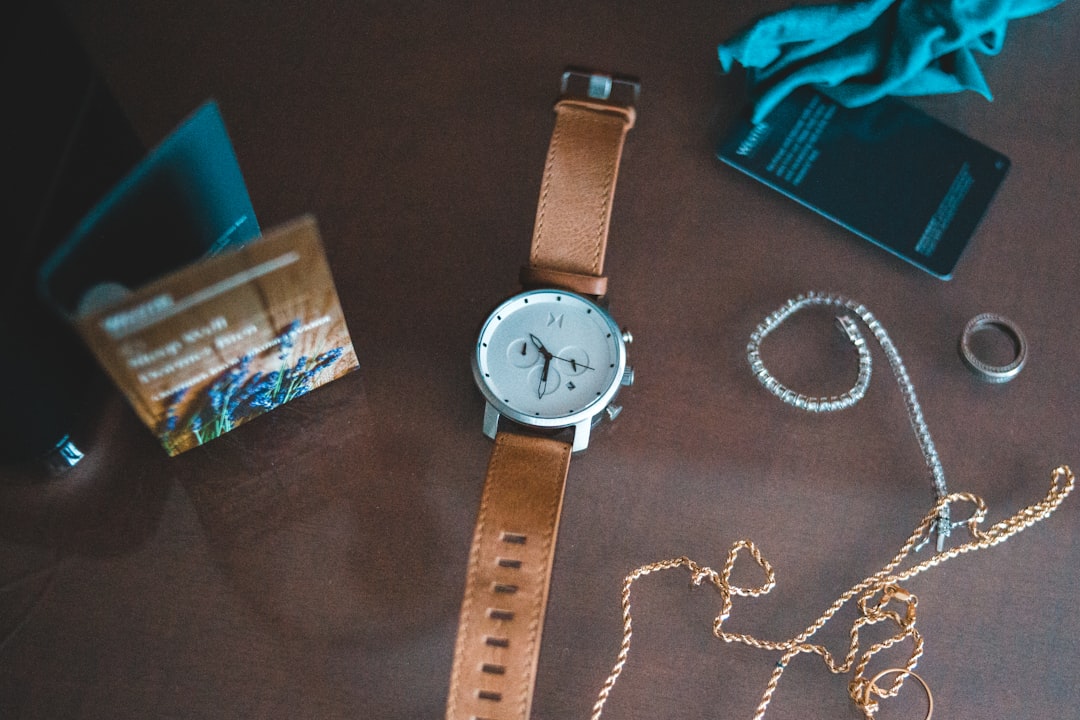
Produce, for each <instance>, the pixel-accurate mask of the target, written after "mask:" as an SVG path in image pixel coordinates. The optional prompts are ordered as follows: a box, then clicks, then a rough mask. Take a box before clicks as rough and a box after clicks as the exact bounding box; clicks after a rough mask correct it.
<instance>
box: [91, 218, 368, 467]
mask: <svg viewBox="0 0 1080 720" xmlns="http://www.w3.org/2000/svg"><path fill="white" fill-rule="evenodd" d="M75 325H76V327H77V329H78V330H79V332H80V333H81V334H82V336H83V338H84V339H85V340H86V342H87V344H88V345H89V346H90V348H91V349H92V350H93V351H94V353H95V354H96V355H97V357H98V359H99V360H100V361H101V363H102V365H103V366H104V367H105V369H106V371H107V372H108V373H109V375H110V376H111V377H112V378H113V380H114V381H115V382H116V384H117V385H118V386H120V388H121V389H122V390H123V391H124V392H125V393H126V395H127V397H128V400H129V401H130V402H131V405H132V407H134V409H135V411H136V413H138V415H139V417H140V418H142V420H143V422H145V423H146V425H147V426H149V427H150V428H151V429H153V430H154V432H155V433H156V434H157V435H158V437H159V438H160V439H161V443H162V445H163V446H164V447H165V449H166V450H167V451H168V452H169V454H171V455H175V454H177V453H179V452H182V451H184V450H188V449H190V448H193V447H196V446H198V445H201V444H202V443H204V442H206V441H208V440H212V439H213V438H215V437H218V436H219V435H221V434H222V433H225V432H228V431H229V430H232V429H233V428H235V427H237V426H239V425H241V424H243V423H244V422H247V421H248V420H251V419H253V418H255V417H257V416H259V415H261V414H263V413H265V412H267V411H269V410H272V409H274V408H275V407H277V406H279V405H281V404H283V403H286V402H288V401H289V400H292V399H293V398H296V397H299V396H301V395H303V394H305V393H307V392H308V391H310V390H312V389H314V388H316V387H318V386H320V385H323V384H325V383H327V382H329V381H331V380H334V379H336V378H338V377H341V376H342V375H344V374H346V373H348V372H350V371H352V370H353V369H355V368H356V367H357V359H356V354H355V351H354V349H353V346H352V341H351V339H350V337H349V331H348V328H347V327H346V325H345V318H344V317H343V315H342V312H341V305H340V304H339V302H338V296H337V292H336V290H335V288H334V282H333V278H332V276H331V274H330V268H329V266H328V265H327V263H326V258H325V255H324V253H323V248H322V242H321V240H320V237H319V233H318V228H317V225H316V223H315V220H314V219H313V218H311V217H305V218H301V219H299V220H296V221H294V222H292V223H290V224H288V225H285V226H283V227H280V228H277V229H275V230H273V231H272V232H270V233H268V234H267V235H265V236H263V237H261V238H259V239H257V240H253V241H250V242H247V243H245V244H243V245H240V246H239V247H237V248H235V249H232V250H228V251H225V252H222V253H220V254H218V255H216V256H214V257H210V258H207V259H206V260H203V261H200V262H197V263H194V264H192V265H189V266H187V267H185V268H182V269H180V270H178V271H176V272H174V273H171V274H169V275H168V276H166V277H164V278H161V279H160V280H157V281H155V282H152V283H150V284H148V285H145V286H143V287H141V288H139V289H138V290H136V291H134V292H132V293H130V294H128V295H126V296H124V297H123V298H122V299H120V300H118V301H114V302H111V303H108V304H107V305H106V306H105V307H101V308H98V309H96V310H94V311H92V312H88V313H85V314H82V315H80V316H79V317H77V318H76V319H75Z"/></svg>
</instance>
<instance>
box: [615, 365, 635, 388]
mask: <svg viewBox="0 0 1080 720" xmlns="http://www.w3.org/2000/svg"><path fill="white" fill-rule="evenodd" d="M619 382H621V383H622V384H623V386H624V387H630V386H631V385H633V384H634V368H633V367H631V366H630V365H627V366H626V368H625V369H624V370H623V373H622V380H620V381H619Z"/></svg>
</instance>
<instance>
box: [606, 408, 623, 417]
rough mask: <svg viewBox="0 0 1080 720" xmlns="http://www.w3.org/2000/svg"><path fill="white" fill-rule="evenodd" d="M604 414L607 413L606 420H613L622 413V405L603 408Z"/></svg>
mask: <svg viewBox="0 0 1080 720" xmlns="http://www.w3.org/2000/svg"><path fill="white" fill-rule="evenodd" d="M604 412H606V413H607V416H608V420H614V419H615V418H617V417H619V413H621V412H622V405H608V406H607V407H606V408H604Z"/></svg>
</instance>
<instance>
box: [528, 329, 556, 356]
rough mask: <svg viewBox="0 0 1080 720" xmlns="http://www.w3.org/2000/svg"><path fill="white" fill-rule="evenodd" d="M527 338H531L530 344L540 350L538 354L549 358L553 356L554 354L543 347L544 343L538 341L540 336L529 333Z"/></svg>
mask: <svg viewBox="0 0 1080 720" xmlns="http://www.w3.org/2000/svg"><path fill="white" fill-rule="evenodd" d="M529 339H530V340H532V344H533V345H535V346H536V349H537V350H539V351H540V354H541V355H543V356H544V359H546V360H550V359H551V358H553V357H554V355H552V354H551V353H550V352H548V349H547V348H546V347H544V343H542V342H540V338H538V337H536V336H535V335H533V334H532V333H529Z"/></svg>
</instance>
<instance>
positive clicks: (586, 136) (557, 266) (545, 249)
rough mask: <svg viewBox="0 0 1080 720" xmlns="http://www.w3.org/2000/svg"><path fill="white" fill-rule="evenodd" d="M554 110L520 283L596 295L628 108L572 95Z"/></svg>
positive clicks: (629, 123)
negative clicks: (527, 262)
mask: <svg viewBox="0 0 1080 720" xmlns="http://www.w3.org/2000/svg"><path fill="white" fill-rule="evenodd" d="M555 114H556V119H555V130H554V131H553V133H552V135H551V144H550V146H549V148H548V155H547V161H546V163H545V166H544V178H543V182H542V184H541V186H540V201H539V205H538V207H537V211H536V224H535V226H534V227H533V239H532V251H531V253H530V255H529V266H528V267H526V268H524V269H523V271H522V282H523V284H525V285H532V284H552V283H554V284H559V285H561V286H562V287H566V288H567V289H570V290H574V291H577V292H584V293H585V294H589V295H603V294H604V291H605V290H606V278H604V277H603V274H604V254H605V251H606V249H607V238H608V226H609V224H610V220H611V204H612V200H613V198H614V195H615V179H616V177H618V173H619V161H620V159H621V158H622V150H623V141H624V140H625V139H626V133H627V131H628V130H630V128H632V127H633V126H634V117H635V115H634V108H632V107H627V106H622V105H614V104H608V103H603V102H594V101H590V100H585V99H577V98H572V99H563V100H560V101H559V102H558V103H557V104H556V105H555ZM545 271H547V272H545ZM553 273H557V274H558V275H557V276H556V275H553ZM575 275H576V276H582V277H581V278H580V279H579V280H574V279H573V276H575ZM553 277H554V278H555V279H554V280H553V279H552V278H553ZM596 290H600V292H596Z"/></svg>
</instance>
